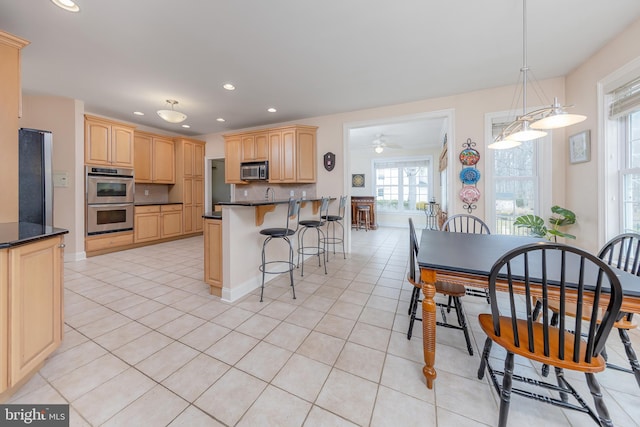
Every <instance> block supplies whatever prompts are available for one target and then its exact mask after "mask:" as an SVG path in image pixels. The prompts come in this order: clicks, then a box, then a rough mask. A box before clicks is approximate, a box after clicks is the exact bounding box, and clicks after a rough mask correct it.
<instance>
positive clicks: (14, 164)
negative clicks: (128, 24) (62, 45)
mask: <svg viewBox="0 0 640 427" xmlns="http://www.w3.org/2000/svg"><path fill="white" fill-rule="evenodd" d="M28 44H29V42H28V41H26V40H23V39H20V38H18V37H16V36H13V35H11V34H9V33H5V32H3V31H0V112H1V113H0V152H1V153H2V156H0V182H2V204H1V205H0V222H15V221H18V127H19V124H18V117H20V115H21V98H20V50H21V49H22V48H23V47H25V46H26V45H28ZM0 376H1V374H0Z"/></svg>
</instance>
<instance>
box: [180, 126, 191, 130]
mask: <svg viewBox="0 0 640 427" xmlns="http://www.w3.org/2000/svg"><path fill="white" fill-rule="evenodd" d="M182 127H183V128H185V129H189V128H190V127H191V126H189V125H182Z"/></svg>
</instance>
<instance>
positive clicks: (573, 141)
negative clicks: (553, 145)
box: [569, 130, 591, 164]
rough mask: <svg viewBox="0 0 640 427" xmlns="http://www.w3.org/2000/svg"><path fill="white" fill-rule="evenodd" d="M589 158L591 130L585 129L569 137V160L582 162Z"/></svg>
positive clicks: (572, 162)
mask: <svg viewBox="0 0 640 427" xmlns="http://www.w3.org/2000/svg"><path fill="white" fill-rule="evenodd" d="M589 160H591V131H589V130H585V131H582V132H580V133H576V134H575V135H571V136H570V137H569V162H570V163H571V164H574V163H584V162H588V161H589Z"/></svg>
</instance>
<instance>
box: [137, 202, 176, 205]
mask: <svg viewBox="0 0 640 427" xmlns="http://www.w3.org/2000/svg"><path fill="white" fill-rule="evenodd" d="M181 204H182V202H134V204H133V205H134V206H157V205H160V206H162V205H181Z"/></svg>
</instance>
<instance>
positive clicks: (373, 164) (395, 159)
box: [371, 155, 436, 215]
mask: <svg viewBox="0 0 640 427" xmlns="http://www.w3.org/2000/svg"><path fill="white" fill-rule="evenodd" d="M420 160H426V161H428V162H429V174H428V175H429V176H428V179H429V196H430V197H429V198H431V197H434V196H435V194H434V193H433V192H434V189H433V179H434V175H433V169H434V168H435V167H436V166H435V165H434V164H433V156H432V155H426V156H416V157H412V156H403V157H385V158H384V159H380V160H376V159H372V160H371V176H372V177H373V184H372V189H373V198H374V199H375V200H376V203H377V199H378V194H377V192H376V190H375V189H376V162H378V163H392V162H405V161H420ZM380 212H381V213H397V214H401V215H402V214H406V215H415V213H416V212H421V211H419V210H418V209H413V210H408V209H407V210H402V211H392V210H380Z"/></svg>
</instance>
